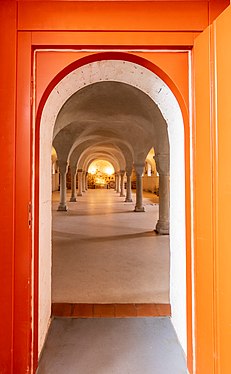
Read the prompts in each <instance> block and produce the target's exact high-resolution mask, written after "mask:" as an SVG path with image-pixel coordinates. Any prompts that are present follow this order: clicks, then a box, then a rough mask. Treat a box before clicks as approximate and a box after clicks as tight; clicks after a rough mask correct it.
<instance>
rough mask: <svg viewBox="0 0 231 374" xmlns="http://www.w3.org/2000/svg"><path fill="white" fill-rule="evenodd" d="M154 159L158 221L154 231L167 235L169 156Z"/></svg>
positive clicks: (157, 156)
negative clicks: (157, 182) (156, 179)
mask: <svg viewBox="0 0 231 374" xmlns="http://www.w3.org/2000/svg"><path fill="white" fill-rule="evenodd" d="M154 159H155V161H156V169H157V171H158V173H159V219H158V222H157V224H156V229H155V231H156V232H158V234H162V235H168V234H169V210H170V209H169V208H170V178H169V155H168V154H158V155H156V156H154Z"/></svg>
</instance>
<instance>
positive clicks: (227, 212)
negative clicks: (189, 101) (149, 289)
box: [194, 7, 231, 374]
mask: <svg viewBox="0 0 231 374" xmlns="http://www.w3.org/2000/svg"><path fill="white" fill-rule="evenodd" d="M230 25H231V7H229V8H227V9H226V10H225V12H224V13H223V14H222V15H220V16H219V17H218V19H217V20H216V21H215V22H214V23H213V25H212V26H211V27H210V28H208V29H207V30H206V31H205V32H204V33H203V34H201V35H200V36H199V37H198V38H197V39H196V41H195V47H194V93H195V102H194V104H195V106H194V109H195V118H194V165H195V167H194V186H195V193H194V201H195V206H194V208H195V212H194V216H195V234H194V240H195V258H194V266H195V340H196V351H195V353H196V371H195V372H196V374H204V373H207V372H209V373H214V374H217V373H222V374H229V373H230V370H231V368H230V340H231V323H230V316H231V283H230V269H231V251H230V248H231V246H230V222H231V173H230V172H229V165H230V164H231V152H230V144H231V142H230V139H231V126H230V120H231V110H230V87H231V74H230V66H231V53H230V49H229V48H227V46H228V45H229V43H230V41H229V40H230V33H231V26H230ZM202 139H203V141H202Z"/></svg>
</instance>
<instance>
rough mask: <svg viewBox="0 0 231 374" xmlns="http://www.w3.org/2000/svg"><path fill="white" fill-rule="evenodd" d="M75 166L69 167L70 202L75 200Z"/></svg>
mask: <svg viewBox="0 0 231 374" xmlns="http://www.w3.org/2000/svg"><path fill="white" fill-rule="evenodd" d="M76 171H77V170H76V166H72V167H71V198H70V201H71V202H75V201H76Z"/></svg>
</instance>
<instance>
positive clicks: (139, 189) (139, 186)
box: [134, 165, 145, 212]
mask: <svg viewBox="0 0 231 374" xmlns="http://www.w3.org/2000/svg"><path fill="white" fill-rule="evenodd" d="M134 167H135V171H136V206H135V210H134V211H135V212H144V211H145V209H144V206H143V180H142V174H143V170H144V165H135V166H134Z"/></svg>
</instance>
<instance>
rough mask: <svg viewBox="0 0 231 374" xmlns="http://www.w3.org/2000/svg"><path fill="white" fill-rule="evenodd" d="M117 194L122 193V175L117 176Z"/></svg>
mask: <svg viewBox="0 0 231 374" xmlns="http://www.w3.org/2000/svg"><path fill="white" fill-rule="evenodd" d="M116 192H118V193H119V192H120V175H119V174H117V186H116Z"/></svg>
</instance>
